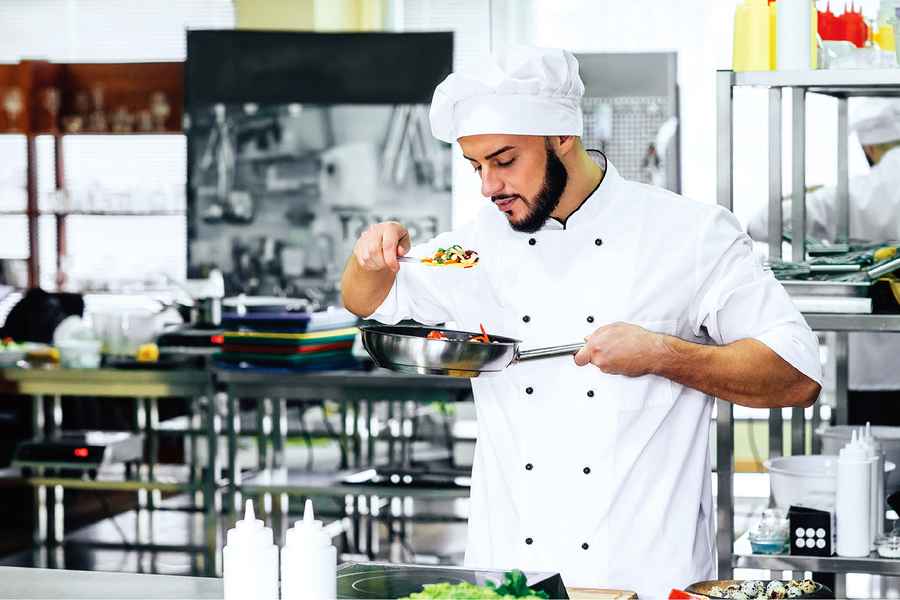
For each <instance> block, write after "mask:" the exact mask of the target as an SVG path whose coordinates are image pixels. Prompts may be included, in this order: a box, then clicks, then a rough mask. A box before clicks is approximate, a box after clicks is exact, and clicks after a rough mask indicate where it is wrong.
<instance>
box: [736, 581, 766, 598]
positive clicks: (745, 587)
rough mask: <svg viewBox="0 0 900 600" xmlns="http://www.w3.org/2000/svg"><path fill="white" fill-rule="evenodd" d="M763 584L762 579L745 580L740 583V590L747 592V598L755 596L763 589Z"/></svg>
mask: <svg viewBox="0 0 900 600" xmlns="http://www.w3.org/2000/svg"><path fill="white" fill-rule="evenodd" d="M765 589H766V588H765V585H764V584H763V582H762V581H755V580H752V579H750V580H747V581H744V582H743V583H741V591H742V592H744V593H745V594H747V597H748V598H756V597H757V596H759V595H760V594H761V593H763V592H764V591H765Z"/></svg>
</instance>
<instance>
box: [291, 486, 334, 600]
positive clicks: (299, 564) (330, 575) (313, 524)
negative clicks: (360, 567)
mask: <svg viewBox="0 0 900 600" xmlns="http://www.w3.org/2000/svg"><path fill="white" fill-rule="evenodd" d="M281 597H282V598H283V599H284V600H325V599H326V598H327V599H330V598H336V597H337V548H335V547H334V546H333V545H332V544H331V537H330V536H329V535H328V533H327V532H326V531H325V529H324V527H323V526H322V522H321V521H316V520H315V516H314V514H313V505H312V501H311V500H309V499H307V500H306V505H305V506H304V509H303V520H301V521H297V522H296V523H294V526H293V527H291V528H290V529H289V530H288V531H287V534H286V535H285V539H284V548H282V549H281Z"/></svg>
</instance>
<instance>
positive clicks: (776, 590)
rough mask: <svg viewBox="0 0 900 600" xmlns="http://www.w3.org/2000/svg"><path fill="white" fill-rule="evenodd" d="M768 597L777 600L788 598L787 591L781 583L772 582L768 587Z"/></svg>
mask: <svg viewBox="0 0 900 600" xmlns="http://www.w3.org/2000/svg"><path fill="white" fill-rule="evenodd" d="M766 596H768V597H769V598H776V599H780V598H784V597H785V596H787V589H785V587H784V584H783V583H782V582H780V581H770V582H769V585H767V586H766Z"/></svg>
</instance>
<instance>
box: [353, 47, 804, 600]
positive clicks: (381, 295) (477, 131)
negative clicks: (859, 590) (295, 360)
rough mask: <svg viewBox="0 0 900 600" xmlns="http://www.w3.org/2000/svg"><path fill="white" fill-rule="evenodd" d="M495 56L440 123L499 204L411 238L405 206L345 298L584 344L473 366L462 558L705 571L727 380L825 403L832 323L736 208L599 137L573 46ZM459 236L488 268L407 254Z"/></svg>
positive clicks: (529, 341)
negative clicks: (755, 244)
mask: <svg viewBox="0 0 900 600" xmlns="http://www.w3.org/2000/svg"><path fill="white" fill-rule="evenodd" d="M483 64H484V66H483V70H482V71H481V72H476V73H453V74H451V75H450V76H448V77H447V79H446V80H444V81H443V82H442V83H441V84H440V85H439V86H438V87H437V89H436V90H435V93H434V98H433V101H432V106H431V126H432V132H433V134H434V135H435V137H437V138H439V139H441V140H444V141H446V142H451V143H452V142H458V143H459V148H460V150H461V152H462V154H463V155H464V156H465V158H466V159H467V160H468V161H469V163H470V164H471V167H472V169H473V171H474V175H473V176H476V177H479V178H480V179H481V191H482V194H483V195H484V196H485V198H486V199H487V201H486V202H485V204H486V206H485V207H484V209H483V210H482V211H481V212H480V213H479V214H478V216H477V218H476V219H475V220H474V221H473V222H472V223H471V224H469V225H466V226H463V227H460V228H459V229H456V230H454V231H451V232H448V233H444V234H441V235H439V236H437V237H436V238H435V239H433V240H430V241H427V242H424V243H418V242H419V241H418V240H415V241H416V242H417V243H418V245H416V246H412V242H413V240H410V239H409V234H408V232H407V230H406V229H405V228H404V227H403V225H402V224H400V223H395V222H389V223H379V224H377V225H374V226H372V227H370V228H369V229H368V230H367V231H365V232H364V233H363V234H362V236H361V237H360V238H359V240H358V241H357V243H356V246H355V248H354V253H353V255H352V256H351V257H350V260H349V261H348V263H347V266H346V269H345V272H344V276H343V281H342V292H343V300H344V303H345V305H346V307H347V308H348V309H350V310H351V311H353V312H354V313H356V314H357V315H360V316H363V317H367V318H371V319H375V320H378V321H381V322H384V323H396V322H398V321H400V320H401V319H408V318H411V319H415V320H416V321H419V322H422V323H426V324H440V323H453V324H454V325H455V326H456V327H457V328H460V329H464V330H468V331H478V330H479V325H480V324H483V325H484V327H485V328H486V330H487V332H488V333H489V334H491V333H494V334H499V335H505V336H509V337H513V338H517V339H520V340H523V342H524V343H523V346H524V347H539V346H548V345H559V344H567V343H574V342H579V341H584V342H585V345H584V348H583V349H582V350H581V351H579V352H578V353H577V354H576V355H575V356H574V358H573V357H559V358H552V359H544V360H536V361H530V362H525V363H520V364H516V365H513V366H511V367H509V368H508V369H506V370H505V371H504V372H503V373H502V374H500V375H497V376H495V377H483V378H477V379H473V380H472V388H473V392H474V396H475V405H476V411H477V418H478V429H479V431H478V442H477V445H476V448H475V457H474V464H473V470H472V488H471V501H470V512H469V527H468V540H467V549H466V558H465V562H466V564H467V565H468V566H472V567H487V568H495V569H507V568H513V567H515V568H520V569H523V570H530V571H553V572H559V573H561V574H562V577H563V581H564V582H565V583H566V584H567V585H569V586H576V587H607V588H608V587H617V588H625V589H632V590H635V591H637V592H638V593H639V594H640V596H641V597H642V598H657V597H662V596H663V595H665V594H666V593H667V592H668V591H669V589H670V588H672V587H675V586H684V585H687V584H689V583H691V582H693V581H700V580H705V579H711V578H712V577H713V575H714V571H715V569H714V552H715V550H714V548H715V545H714V542H713V537H712V535H711V529H712V517H713V508H712V494H711V490H710V461H709V429H710V417H711V413H712V408H713V399H712V398H713V397H714V396H717V397H719V398H724V399H727V400H729V401H731V402H734V403H736V404H741V405H744V406H751V407H761V408H767V407H782V406H801V407H805V406H810V405H811V404H812V403H813V402H814V401H815V399H816V397H817V395H818V393H819V389H820V386H819V382H820V381H821V373H820V366H819V361H818V355H817V345H816V339H815V337H814V336H813V334H812V332H811V331H810V330H809V327H808V326H807V324H806V323H805V321H804V320H803V317H802V316H801V315H800V314H799V313H798V312H797V311H796V310H795V309H794V307H793V305H792V303H791V301H790V299H789V298H788V296H787V294H786V293H785V292H784V290H783V288H782V287H781V286H780V285H779V284H778V283H777V282H776V281H775V280H774V279H773V278H772V276H771V275H770V274H768V273H766V272H764V271H763V270H762V268H761V267H760V264H759V262H758V261H757V260H756V259H755V258H754V257H753V255H752V252H751V242H750V240H749V238H748V237H747V236H746V235H745V234H744V233H743V232H742V231H741V228H740V226H739V225H738V222H737V221H736V220H735V218H734V217H733V216H732V215H731V213H729V212H727V211H726V210H724V209H722V208H720V207H717V206H710V205H705V204H700V203H697V202H692V201H690V200H687V199H685V198H682V197H680V196H677V195H675V194H672V193H669V192H667V191H665V190H662V189H659V188H654V187H650V186H646V185H643V184H639V183H635V182H631V181H628V180H626V179H624V178H623V177H622V176H621V175H619V173H618V171H617V170H616V168H615V166H613V164H612V163H611V162H610V161H609V160H607V158H606V157H605V156H604V155H603V154H601V153H599V152H592V151H588V150H586V149H585V148H584V146H583V145H582V143H581V138H580V136H581V135H582V132H583V123H582V113H581V108H580V102H581V97H582V95H583V94H584V84H583V83H582V81H581V78H580V76H579V74H578V62H577V61H576V59H575V57H574V56H573V55H572V54H570V53H569V52H565V51H562V50H550V49H538V48H516V49H511V50H510V51H509V54H508V59H507V61H506V62H505V63H504V64H502V65H500V64H495V63H493V62H492V61H490V60H486V61H485V62H484V63H483ZM452 244H460V245H461V246H463V247H464V248H466V249H471V250H475V251H477V252H478V253H479V257H480V259H479V262H478V264H477V266H476V267H474V268H471V269H460V268H453V267H428V266H420V265H416V264H408V263H404V264H403V266H402V267H401V266H400V265H399V264H398V262H397V257H398V256H403V255H410V256H417V257H422V256H429V255H431V253H432V252H433V251H434V250H435V249H436V248H439V247H444V248H446V247H447V246H449V245H452Z"/></svg>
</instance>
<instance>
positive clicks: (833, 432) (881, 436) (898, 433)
mask: <svg viewBox="0 0 900 600" xmlns="http://www.w3.org/2000/svg"><path fill="white" fill-rule="evenodd" d="M852 430H853V427H850V426H848V425H840V426H836V427H827V426H826V427H821V428H819V429H818V430H817V431H816V434H817V435H818V436H819V437H820V438H821V439H822V454H837V453H838V452H840V450H841V448H843V447H844V446H845V445H846V444H847V442H849V441H850V432H851V431H852ZM871 430H872V436H873V437H874V438H875V439H876V440H878V443H879V445H881V449H882V450H883V451H884V459H885V461H887V462H892V463H894V464H900V427H887V426H882V425H873V426H872V428H871ZM897 490H900V472H898V471H897V470H894V471H893V472H889V473H888V475H887V480H886V482H885V494H884V495H885V496H888V495H889V494H890V493H891V492H895V491H897Z"/></svg>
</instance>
